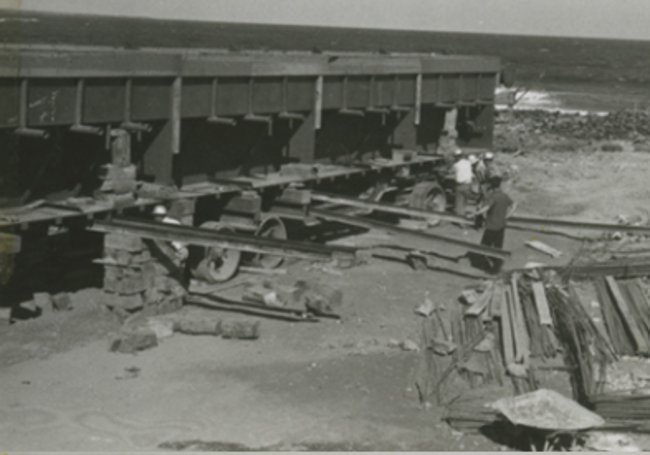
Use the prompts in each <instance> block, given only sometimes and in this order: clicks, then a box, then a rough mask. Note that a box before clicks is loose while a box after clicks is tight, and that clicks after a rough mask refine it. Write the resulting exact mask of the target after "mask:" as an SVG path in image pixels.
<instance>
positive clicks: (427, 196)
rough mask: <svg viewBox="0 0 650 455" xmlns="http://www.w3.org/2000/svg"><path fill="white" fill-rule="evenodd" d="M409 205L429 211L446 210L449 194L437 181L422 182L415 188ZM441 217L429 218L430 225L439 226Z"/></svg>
mask: <svg viewBox="0 0 650 455" xmlns="http://www.w3.org/2000/svg"><path fill="white" fill-rule="evenodd" d="M409 207H411V208H413V209H420V210H426V211H428V212H430V211H434V212H444V211H445V210H446V209H447V196H446V195H445V191H444V190H443V189H442V187H441V186H440V185H439V184H438V183H435V182H420V183H418V184H417V185H415V187H414V188H413V191H412V192H411V196H410V198H409ZM441 222H442V220H441V219H439V220H437V221H435V220H433V219H430V220H429V225H431V226H437V225H439V224H440V223H441Z"/></svg>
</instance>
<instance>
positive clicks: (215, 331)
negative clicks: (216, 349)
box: [174, 318, 221, 336]
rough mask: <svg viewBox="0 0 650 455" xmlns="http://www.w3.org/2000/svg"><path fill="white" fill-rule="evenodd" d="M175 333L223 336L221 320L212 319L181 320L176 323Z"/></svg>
mask: <svg viewBox="0 0 650 455" xmlns="http://www.w3.org/2000/svg"><path fill="white" fill-rule="evenodd" d="M174 331H176V332H180V333H185V334H188V335H214V336H219V335H221V320H220V319H216V318H215V319H212V318H208V319H206V318H181V319H178V320H176V321H174Z"/></svg>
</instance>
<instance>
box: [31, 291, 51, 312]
mask: <svg viewBox="0 0 650 455" xmlns="http://www.w3.org/2000/svg"><path fill="white" fill-rule="evenodd" d="M34 303H35V304H36V306H37V307H38V308H40V309H41V313H43V314H45V313H51V312H52V311H54V302H53V301H52V296H51V295H50V294H48V293H47V292H37V293H35V294H34Z"/></svg>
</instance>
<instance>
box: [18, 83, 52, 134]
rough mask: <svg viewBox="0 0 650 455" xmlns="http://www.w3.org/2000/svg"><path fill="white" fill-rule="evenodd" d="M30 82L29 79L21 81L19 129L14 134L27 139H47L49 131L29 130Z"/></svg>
mask: <svg viewBox="0 0 650 455" xmlns="http://www.w3.org/2000/svg"><path fill="white" fill-rule="evenodd" d="M28 98H29V82H28V81H27V79H23V80H22V81H20V100H19V104H18V128H16V129H15V130H14V134H16V135H18V136H25V137H36V138H40V139H47V138H48V137H50V133H49V132H48V131H47V130H41V129H35V128H29V127H28V126H27V107H28V103H29V99H28Z"/></svg>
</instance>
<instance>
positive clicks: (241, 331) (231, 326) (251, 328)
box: [221, 321, 260, 340]
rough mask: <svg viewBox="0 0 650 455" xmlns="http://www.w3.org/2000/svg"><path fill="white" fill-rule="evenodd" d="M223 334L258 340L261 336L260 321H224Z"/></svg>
mask: <svg viewBox="0 0 650 455" xmlns="http://www.w3.org/2000/svg"><path fill="white" fill-rule="evenodd" d="M221 336H222V337H223V338H235V339H238V340H256V339H258V338H259V337H260V321H256V322H248V321H223V322H222V323H221Z"/></svg>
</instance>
